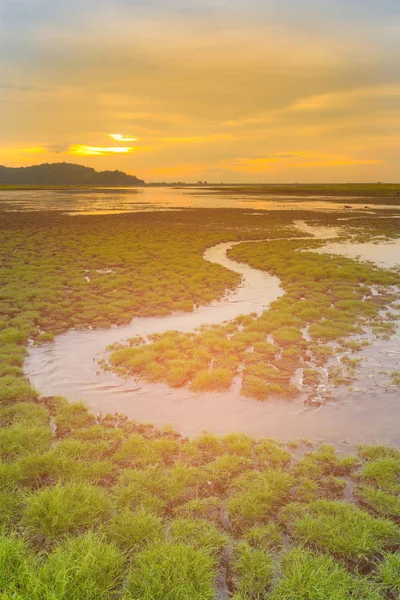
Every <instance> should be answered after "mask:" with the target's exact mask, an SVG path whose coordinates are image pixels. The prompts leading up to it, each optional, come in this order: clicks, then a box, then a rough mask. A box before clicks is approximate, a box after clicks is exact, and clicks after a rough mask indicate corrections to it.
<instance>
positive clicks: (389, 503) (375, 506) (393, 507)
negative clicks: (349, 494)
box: [355, 485, 400, 521]
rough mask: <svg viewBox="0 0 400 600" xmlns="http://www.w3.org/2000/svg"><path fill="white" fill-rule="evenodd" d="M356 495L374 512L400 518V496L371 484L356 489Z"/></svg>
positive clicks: (360, 501)
mask: <svg viewBox="0 0 400 600" xmlns="http://www.w3.org/2000/svg"><path fill="white" fill-rule="evenodd" d="M355 496H356V498H357V500H358V502H359V503H360V504H362V505H363V506H364V507H365V508H367V509H368V510H370V511H371V512H372V513H375V514H376V515H379V516H381V517H386V518H389V519H393V520H396V521H397V520H398V519H400V498H399V496H395V495H393V494H387V493H386V492H384V491H382V490H380V489H375V488H373V487H371V486H369V485H366V486H363V487H361V488H359V489H357V490H356V492H355Z"/></svg>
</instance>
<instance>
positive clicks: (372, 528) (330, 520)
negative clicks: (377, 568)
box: [288, 500, 400, 562]
mask: <svg viewBox="0 0 400 600" xmlns="http://www.w3.org/2000/svg"><path fill="white" fill-rule="evenodd" d="M302 510H303V515H301V514H299V515H298V516H297V517H296V516H294V517H292V518H293V521H292V522H291V523H290V522H289V523H288V525H289V532H290V533H291V535H292V536H293V537H294V539H295V540H298V541H299V542H303V543H304V544H307V545H309V546H311V547H312V548H315V549H317V550H320V551H323V552H328V553H331V554H333V555H335V556H336V557H338V558H340V559H342V560H344V561H348V562H361V561H363V560H366V559H371V558H372V557H374V556H375V555H377V554H380V553H382V552H383V551H384V550H385V548H388V547H390V546H391V545H393V544H398V543H399V542H400V531H399V529H398V527H396V525H395V524H394V523H392V522H391V521H389V520H384V519H377V518H374V517H372V516H371V515H370V514H369V513H367V512H365V511H363V510H360V509H359V508H357V507H355V506H352V505H350V504H345V503H342V502H335V501H328V500H318V501H316V502H312V503H311V504H309V505H308V506H304V507H303V509H302Z"/></svg>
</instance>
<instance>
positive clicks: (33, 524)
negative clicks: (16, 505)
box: [22, 483, 111, 543]
mask: <svg viewBox="0 0 400 600" xmlns="http://www.w3.org/2000/svg"><path fill="white" fill-rule="evenodd" d="M110 515H111V503H110V501H109V499H108V497H107V495H106V494H105V492H104V491H103V490H102V489H100V488H98V487H95V486H91V485H88V484H85V483H71V484H67V485H65V486H60V485H58V486H56V487H51V488H48V489H45V490H42V491H39V492H37V493H36V494H33V495H31V496H30V497H28V498H27V502H26V508H25V510H24V512H23V515H22V524H23V526H24V527H25V528H26V532H27V535H28V536H29V537H31V538H33V539H35V540H38V541H41V540H42V541H43V543H46V542H54V541H56V540H57V539H60V538H61V537H63V536H65V535H71V534H77V533H80V532H82V531H85V530H87V529H90V528H92V527H95V526H96V525H99V524H100V523H102V522H103V521H105V520H107V519H108V518H109V517H110Z"/></svg>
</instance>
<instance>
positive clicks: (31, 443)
mask: <svg viewBox="0 0 400 600" xmlns="http://www.w3.org/2000/svg"><path fill="white" fill-rule="evenodd" d="M51 440H52V434H51V429H50V427H29V428H28V427H23V426H21V425H14V426H12V427H7V428H5V429H1V430H0V457H1V458H2V459H3V460H13V459H15V458H17V457H19V456H23V455H25V454H30V453H32V452H46V450H48V449H49V448H50V444H51Z"/></svg>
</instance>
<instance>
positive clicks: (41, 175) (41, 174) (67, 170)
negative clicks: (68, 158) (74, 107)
mask: <svg viewBox="0 0 400 600" xmlns="http://www.w3.org/2000/svg"><path fill="white" fill-rule="evenodd" d="M0 185H89V186H91V185H92V186H98V185H101V186H129V185H132V186H133V185H145V182H144V181H143V180H142V179H138V178H137V177H135V176H134V175H127V174H126V173H123V172H122V171H100V172H98V171H95V170H94V169H91V168H89V167H83V166H82V165H74V164H71V163H53V164H49V163H46V164H43V165H34V166H32V167H15V168H14V167H3V166H1V165H0Z"/></svg>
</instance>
